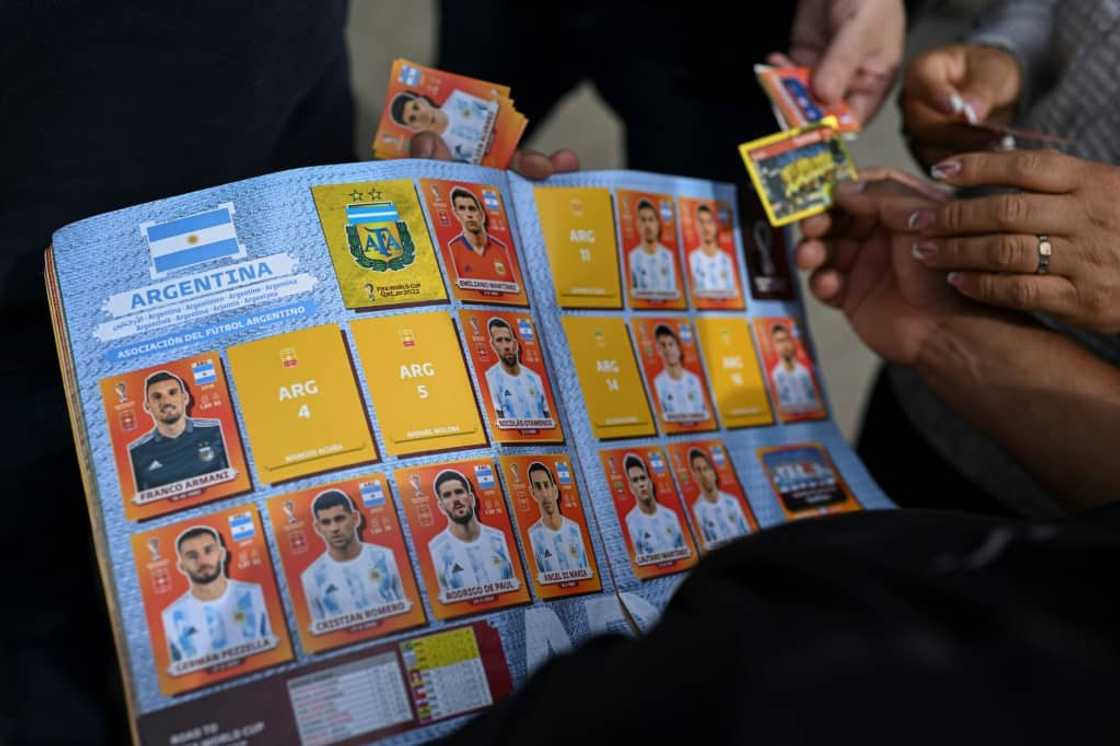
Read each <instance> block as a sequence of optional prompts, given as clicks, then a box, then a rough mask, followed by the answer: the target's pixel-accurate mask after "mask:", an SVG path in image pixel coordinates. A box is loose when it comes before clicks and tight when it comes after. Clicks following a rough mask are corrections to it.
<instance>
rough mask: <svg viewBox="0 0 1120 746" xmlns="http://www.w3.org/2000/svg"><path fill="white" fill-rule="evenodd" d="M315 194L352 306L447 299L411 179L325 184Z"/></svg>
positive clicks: (345, 296) (341, 282)
mask: <svg viewBox="0 0 1120 746" xmlns="http://www.w3.org/2000/svg"><path fill="white" fill-rule="evenodd" d="M311 193H312V196H313V197H314V199H315V206H316V209H317V210H318V212H319V221H320V223H321V224H322V227H323V235H324V237H325V238H326V241H327V247H328V249H329V250H330V255H331V261H332V262H333V264H334V269H335V274H336V275H337V278H338V286H339V290H340V291H341V292H342V299H343V302H344V303H345V305H346V307H347V308H353V309H364V308H389V307H392V306H402V305H414V304H418V303H431V302H438V301H443V300H446V299H447V292H446V290H445V289H444V287H443V279H442V276H441V275H440V271H439V265H438V264H437V262H436V256H435V249H434V247H433V246H432V240H431V237H430V236H429V235H428V227H427V225H426V223H425V222H424V216H423V214H422V212H421V210H420V202H419V200H418V199H417V196H416V190H415V188H414V187H413V185H412V181H411V180H409V179H397V180H392V181H378V182H359V183H353V184H325V185H321V186H316V187H312V188H311Z"/></svg>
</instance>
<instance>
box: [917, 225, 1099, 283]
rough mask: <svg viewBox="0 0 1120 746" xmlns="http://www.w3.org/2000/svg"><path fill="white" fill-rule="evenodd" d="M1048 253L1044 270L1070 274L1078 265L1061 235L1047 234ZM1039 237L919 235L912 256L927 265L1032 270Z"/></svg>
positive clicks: (975, 269)
mask: <svg viewBox="0 0 1120 746" xmlns="http://www.w3.org/2000/svg"><path fill="white" fill-rule="evenodd" d="M1047 240H1048V241H1049V242H1050V246H1051V254H1050V260H1049V264H1048V270H1047V271H1048V272H1049V273H1050V274H1052V275H1058V276H1062V277H1071V276H1072V274H1071V273H1073V272H1074V271H1076V270H1075V268H1076V267H1077V266H1078V263H1077V261H1076V259H1075V256H1074V254H1075V250H1074V247H1073V245H1072V244H1071V243H1069V242H1068V241H1066V240H1065V239H1064V238H1059V237H1050V236H1048V237H1047ZM1041 243H1042V239H1040V238H1039V237H1038V236H1034V235H1026V234H1019V233H1001V234H996V235H991V236H970V237H967V238H919V239H918V240H916V241H914V246H913V250H912V253H913V255H914V258H915V259H917V260H918V261H920V262H921V263H922V264H924V265H926V266H927V267H930V268H931V269H943V270H958V271H961V270H963V271H972V272H1005V273H1006V272H1011V273H1015V274H1033V273H1034V272H1036V271H1037V270H1038V266H1039V262H1040V252H1039V247H1040V245H1041Z"/></svg>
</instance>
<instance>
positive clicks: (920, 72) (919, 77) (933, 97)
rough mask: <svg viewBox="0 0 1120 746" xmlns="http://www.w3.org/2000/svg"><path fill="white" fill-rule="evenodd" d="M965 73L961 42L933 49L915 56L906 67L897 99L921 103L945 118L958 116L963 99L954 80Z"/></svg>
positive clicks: (915, 103)
mask: <svg viewBox="0 0 1120 746" xmlns="http://www.w3.org/2000/svg"><path fill="white" fill-rule="evenodd" d="M964 76H965V53H964V47H963V46H961V45H951V46H947V47H942V48H940V49H935V50H933V51H931V52H927V53H925V54H923V55H920V56H919V57H917V58H915V59H914V61H913V62H911V63H910V66H909V67H908V68H907V69H906V79H905V80H904V81H903V84H902V94H901V99H902V100H903V102H905V103H909V104H911V105H912V106H915V105H922V106H924V107H926V108H927V109H928V110H929V111H930V112H931V113H932V112H935V113H938V114H941V115H943V116H944V117H945V118H946V119H950V118H952V119H959V118H960V115H961V114H962V113H963V103H964V102H963V101H962V100H960V96H959V93H958V90H957V84H958V83H959V82H960V81H961V80H962V79H963V78H964Z"/></svg>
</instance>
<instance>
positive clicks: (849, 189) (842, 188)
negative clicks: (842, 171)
mask: <svg viewBox="0 0 1120 746" xmlns="http://www.w3.org/2000/svg"><path fill="white" fill-rule="evenodd" d="M866 188H867V182H866V181H841V182H840V183H838V184H837V185H836V191H835V194H836V196H837V197H851V196H853V195H856V194H860V193H861V192H863V190H864V189H866Z"/></svg>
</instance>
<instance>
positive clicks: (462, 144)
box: [440, 89, 498, 163]
mask: <svg viewBox="0 0 1120 746" xmlns="http://www.w3.org/2000/svg"><path fill="white" fill-rule="evenodd" d="M440 110H441V111H442V112H443V113H444V114H446V115H447V129H446V130H444V131H443V133H442V134H441V135H440V136H441V137H442V138H443V141H444V142H445V143H447V147H448V149H450V150H451V158H452V160H456V161H462V162H464V163H478V162H479V161H480V160H481V157H482V151H483V148H485V145H486V140H487V139H489V137H490V131H491V129H493V126H494V119H495V117H497V115H498V102H497V101H488V100H487V99H484V98H479V97H478V96H472V95H471V94H469V93H465V92H464V91H460V90H459V89H455V90H453V91H452V92H451V95H450V96H448V97H447V100H446V101H444V102H443V105H442V106H441V107H440Z"/></svg>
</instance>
